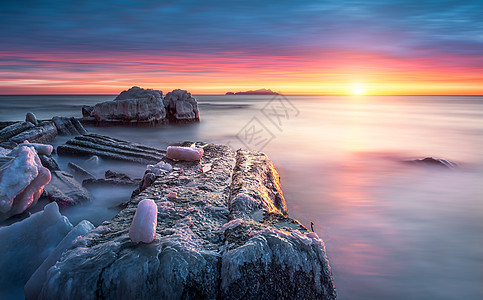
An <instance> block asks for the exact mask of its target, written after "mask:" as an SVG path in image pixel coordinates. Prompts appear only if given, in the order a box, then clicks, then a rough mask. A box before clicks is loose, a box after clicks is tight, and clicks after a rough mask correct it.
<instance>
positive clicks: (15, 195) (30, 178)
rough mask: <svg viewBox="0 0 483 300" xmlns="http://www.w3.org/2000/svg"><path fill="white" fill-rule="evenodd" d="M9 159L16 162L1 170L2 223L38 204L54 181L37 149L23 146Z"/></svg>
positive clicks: (15, 150)
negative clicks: (43, 164)
mask: <svg viewBox="0 0 483 300" xmlns="http://www.w3.org/2000/svg"><path fill="white" fill-rule="evenodd" d="M9 156H11V157H13V159H11V160H10V161H8V162H7V163H5V164H4V165H2V166H1V167H0V221H3V220H6V219H8V218H9V217H11V216H13V215H16V214H20V213H22V212H24V211H25V210H26V209H27V208H29V207H30V206H32V205H35V204H36V203H37V200H38V199H39V197H40V195H41V194H42V191H43V189H44V186H45V185H46V184H47V183H49V181H50V179H51V174H50V172H49V170H48V169H47V168H45V167H43V166H42V163H41V161H40V158H39V157H38V155H37V152H36V151H35V150H34V148H31V147H27V146H20V147H18V148H15V149H14V150H13V151H12V152H11V153H9Z"/></svg>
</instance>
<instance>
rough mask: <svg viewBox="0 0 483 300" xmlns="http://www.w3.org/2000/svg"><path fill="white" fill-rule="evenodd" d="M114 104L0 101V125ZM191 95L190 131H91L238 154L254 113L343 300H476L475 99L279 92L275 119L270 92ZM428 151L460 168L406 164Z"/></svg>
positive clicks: (481, 123) (480, 265)
mask: <svg viewBox="0 0 483 300" xmlns="http://www.w3.org/2000/svg"><path fill="white" fill-rule="evenodd" d="M113 98H114V96H0V107H1V110H0V120H1V121H5V120H22V119H23V118H24V117H25V113H26V112H29V111H32V112H34V113H35V114H36V115H37V117H38V118H39V119H47V118H51V117H53V116H55V115H62V116H77V117H80V116H81V109H80V108H81V106H82V105H85V104H87V105H92V104H94V103H97V102H100V101H105V100H111V99H113ZM197 99H198V101H199V107H200V117H201V122H200V123H199V124H184V125H167V126H159V127H147V128H146V127H103V128H101V127H88V130H89V131H90V132H95V133H100V134H105V135H109V136H113V137H117V138H122V139H126V140H129V141H133V142H139V143H143V144H147V145H151V146H155V147H160V148H163V147H166V146H167V145H169V144H172V143H177V142H182V141H187V140H190V141H206V142H212V143H224V144H229V145H231V146H232V147H234V148H235V149H236V148H239V147H244V143H245V144H247V145H249V146H251V145H255V143H254V141H253V140H250V137H249V136H247V135H246V133H247V128H249V127H247V126H246V125H247V124H249V122H251V121H252V119H253V118H254V117H255V118H256V120H257V122H258V123H253V124H258V125H257V126H258V127H257V129H263V130H264V132H265V133H267V132H269V133H270V134H267V135H266V136H268V137H271V139H269V140H268V143H266V145H265V146H264V147H263V149H262V151H264V152H266V153H267V154H268V155H269V157H270V158H271V159H272V160H273V161H274V163H275V165H276V167H277V169H278V171H279V173H280V176H281V183H282V188H283V191H284V195H285V199H286V201H287V205H288V207H289V214H290V216H291V217H293V218H296V219H298V220H299V221H301V222H302V223H303V224H304V225H306V226H307V227H309V225H310V222H311V221H312V222H314V223H315V231H316V232H317V233H318V234H319V236H321V237H322V238H323V239H324V241H325V244H326V247H327V253H328V256H329V260H330V263H331V266H332V271H333V273H334V278H335V283H336V287H337V291H338V295H339V297H340V299H478V298H480V299H481V298H483V287H481V284H480V283H481V280H482V279H483V239H482V238H481V236H482V233H483V188H482V185H481V182H483V181H482V179H483V155H482V154H483V152H482V150H481V149H483V97H460V96H376V97H369V96H350V97H343V96H287V98H286V99H287V100H288V101H289V102H290V104H291V106H287V107H289V108H292V110H290V111H289V112H287V114H286V115H285V116H284V117H283V118H282V117H280V119H276V118H275V117H274V116H273V115H272V116H269V117H267V115H266V114H264V113H263V112H262V109H263V108H264V107H266V106H267V105H270V103H273V102H271V101H274V98H273V97H272V96H209V95H203V96H197ZM285 104H287V103H285ZM274 118H275V119H274ZM273 121H275V122H273ZM260 124H261V125H262V127H260ZM61 142H63V140H62V139H60V140H58V141H56V144H59V143H61ZM263 144H264V143H263ZM260 146H262V145H257V146H256V147H254V150H258V149H257V147H260ZM427 156H434V157H439V158H446V159H448V160H450V161H453V162H455V163H457V164H458V165H459V168H458V169H455V170H447V169H443V168H432V167H417V166H414V165H410V164H407V163H404V161H405V160H409V159H414V158H423V157H427ZM68 161H74V162H76V160H75V159H72V158H59V162H60V164H61V166H63V167H62V168H63V169H65V165H66V164H67V162H68ZM77 162H78V163H82V162H83V159H78V160H77ZM108 168H110V169H111V170H117V171H122V172H125V173H128V174H129V175H131V176H132V177H138V178H139V177H141V176H142V174H143V171H144V166H136V167H132V166H131V165H129V164H117V163H116V164H115V165H113V163H112V162H108V161H107V162H106V161H101V164H100V165H99V166H92V168H91V169H90V171H92V172H94V173H96V174H95V175H96V176H97V177H103V172H104V171H105V170H107V169H108ZM131 190H132V189H125V190H124V189H119V188H117V187H116V190H115V191H114V190H106V189H97V190H91V192H92V193H93V195H94V197H95V198H96V199H95V201H93V202H94V204H92V205H90V206H86V207H82V212H79V211H81V210H79V211H78V212H75V211H74V212H72V213H71V212H66V215H68V216H69V218H70V219H71V221H72V222H73V223H74V224H75V223H77V222H79V221H80V220H81V219H82V218H84V217H85V216H89V217H90V218H91V219H92V220H93V221H94V223H97V224H99V223H101V222H102V220H103V218H110V217H112V216H114V215H115V214H116V212H117V210H116V208H115V207H116V205H117V204H119V203H121V202H124V201H126V200H128V199H129V197H130V193H131ZM103 210H105V211H103Z"/></svg>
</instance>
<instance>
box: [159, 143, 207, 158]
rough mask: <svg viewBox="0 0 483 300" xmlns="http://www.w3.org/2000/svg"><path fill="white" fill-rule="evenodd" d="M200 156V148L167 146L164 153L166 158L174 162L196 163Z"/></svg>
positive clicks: (201, 150) (201, 151)
mask: <svg viewBox="0 0 483 300" xmlns="http://www.w3.org/2000/svg"><path fill="white" fill-rule="evenodd" d="M202 156H203V149H202V148H192V147H178V146H169V147H168V149H167V151H166V157H167V158H169V159H174V160H185V161H197V160H200V159H201V157H202Z"/></svg>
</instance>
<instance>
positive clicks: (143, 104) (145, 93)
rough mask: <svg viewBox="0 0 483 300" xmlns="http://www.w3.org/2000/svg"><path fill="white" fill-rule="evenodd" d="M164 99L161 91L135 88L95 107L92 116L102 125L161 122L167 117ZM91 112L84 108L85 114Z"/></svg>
mask: <svg viewBox="0 0 483 300" xmlns="http://www.w3.org/2000/svg"><path fill="white" fill-rule="evenodd" d="M162 97H163V92H161V91H158V90H153V89H142V88H140V87H137V86H134V87H132V88H130V89H129V90H127V91H123V92H122V93H121V94H119V95H118V96H117V97H116V98H115V99H114V100H113V101H106V102H102V103H98V104H96V105H94V107H93V108H92V112H91V113H90V116H92V117H94V118H95V119H96V120H97V121H98V122H101V123H132V122H135V123H151V122H160V121H162V120H164V118H165V117H166V110H165V108H164V105H163V98H162ZM89 111H90V109H89V108H83V114H87V113H88V112H89ZM84 116H86V115H84Z"/></svg>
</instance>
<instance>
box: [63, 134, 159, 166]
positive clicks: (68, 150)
mask: <svg viewBox="0 0 483 300" xmlns="http://www.w3.org/2000/svg"><path fill="white" fill-rule="evenodd" d="M57 153H58V155H60V156H67V155H68V156H93V155H96V156H99V157H102V158H107V159H114V160H122V161H129V162H136V163H141V164H155V163H157V162H159V161H160V160H161V159H162V158H163V157H164V155H165V154H166V150H162V149H158V148H154V147H149V146H145V145H140V144H136V143H131V142H128V141H124V140H120V139H115V138H111V137H108V136H103V135H99V134H93V133H91V134H86V135H82V136H77V137H75V138H74V139H72V140H69V141H67V142H66V143H65V144H64V145H61V146H59V147H57Z"/></svg>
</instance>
